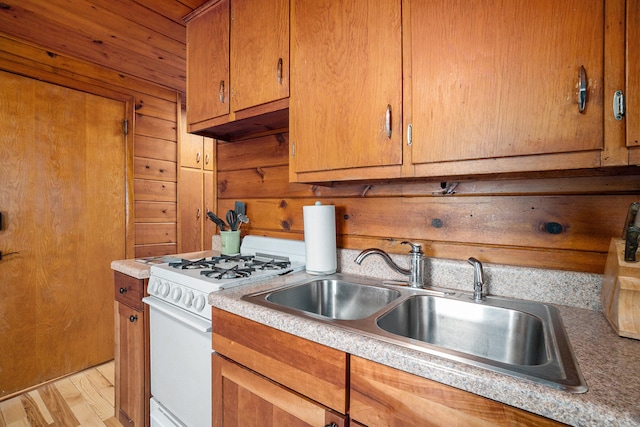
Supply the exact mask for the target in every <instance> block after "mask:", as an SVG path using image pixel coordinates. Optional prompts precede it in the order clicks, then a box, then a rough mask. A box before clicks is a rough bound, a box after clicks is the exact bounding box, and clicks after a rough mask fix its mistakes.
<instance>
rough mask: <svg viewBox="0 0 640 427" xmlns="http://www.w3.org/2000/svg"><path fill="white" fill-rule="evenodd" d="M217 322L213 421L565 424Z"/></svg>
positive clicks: (269, 332) (290, 338)
mask: <svg viewBox="0 0 640 427" xmlns="http://www.w3.org/2000/svg"><path fill="white" fill-rule="evenodd" d="M212 327H213V333H212V344H213V349H214V350H215V352H216V353H214V355H213V370H212V372H213V381H212V384H213V405H212V406H213V425H214V426H225V427H227V426H240V425H242V426H258V425H260V426H263V425H273V426H276V425H278V426H280V425H286V426H307V425H313V426H332V427H333V426H342V425H346V424H345V423H346V422H347V421H348V422H349V425H350V426H360V427H363V426H447V427H450V426H465V427H467V426H548V427H550V426H561V425H564V424H561V423H558V422H556V421H553V420H550V419H548V418H544V417H541V416H539V415H535V414H532V413H530V412H527V411H523V410H520V409H517V408H514V407H512V406H508V405H504V404H502V403H499V402H496V401H493V400H490V399H487V398H484V397H481V396H478V395H475V394H473V393H469V392H466V391H463V390H459V389H456V388H454V387H451V386H447V385H444V384H440V383H437V382H435V381H431V380H428V379H426V378H422V377H419V376H416V375H413V374H409V373H406V372H403V371H400V370H397V369H394V368H390V367H388V366H385V365H381V364H378V363H375V362H371V361H369V360H365V359H362V358H360V357H357V356H353V355H349V354H347V353H344V352H341V351H338V350H335V349H333V348H330V347H326V346H324V345H321V344H317V343H314V342H311V341H308V340H305V339H303V338H300V337H297V336H294V335H291V334H288V333H285V332H282V331H279V330H276V329H274V328H271V327H268V326H265V325H262V324H259V323H256V322H253V321H251V320H247V319H245V318H243V317H240V316H236V315H234V314H231V313H228V312H226V311H223V310H219V309H216V308H213V324H212ZM332 423H334V424H333V425H332Z"/></svg>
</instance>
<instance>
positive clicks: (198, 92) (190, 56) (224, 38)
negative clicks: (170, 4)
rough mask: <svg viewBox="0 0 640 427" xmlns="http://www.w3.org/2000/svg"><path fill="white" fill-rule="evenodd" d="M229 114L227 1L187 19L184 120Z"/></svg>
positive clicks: (197, 119)
mask: <svg viewBox="0 0 640 427" xmlns="http://www.w3.org/2000/svg"><path fill="white" fill-rule="evenodd" d="M227 114H229V0H222V1H220V2H218V3H214V4H211V5H209V4H208V5H207V7H206V8H204V9H199V10H198V13H197V14H196V15H193V17H192V18H190V19H189V20H188V22H187V116H188V117H187V119H188V122H189V124H190V125H195V124H197V123H200V122H203V121H205V120H209V119H212V118H215V117H220V116H224V115H227Z"/></svg>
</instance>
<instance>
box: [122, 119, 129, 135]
mask: <svg viewBox="0 0 640 427" xmlns="http://www.w3.org/2000/svg"><path fill="white" fill-rule="evenodd" d="M122 132H123V133H124V134H125V135H129V120H127V119H124V120H123V121H122Z"/></svg>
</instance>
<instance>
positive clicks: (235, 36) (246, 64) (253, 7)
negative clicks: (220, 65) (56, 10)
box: [231, 0, 289, 111]
mask: <svg viewBox="0 0 640 427" xmlns="http://www.w3.org/2000/svg"><path fill="white" fill-rule="evenodd" d="M288 96H289V0H260V1H256V0H232V3H231V107H232V109H233V111H239V110H243V109H245V108H249V107H254V106H257V105H260V104H265V103H267V102H271V101H276V100H279V99H283V98H287V97H288Z"/></svg>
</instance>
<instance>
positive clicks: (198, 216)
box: [196, 208, 200, 219]
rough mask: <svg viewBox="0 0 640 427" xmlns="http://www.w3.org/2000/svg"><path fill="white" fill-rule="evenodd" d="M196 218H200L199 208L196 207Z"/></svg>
mask: <svg viewBox="0 0 640 427" xmlns="http://www.w3.org/2000/svg"><path fill="white" fill-rule="evenodd" d="M196 218H197V219H200V208H198V210H197V211H196Z"/></svg>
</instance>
